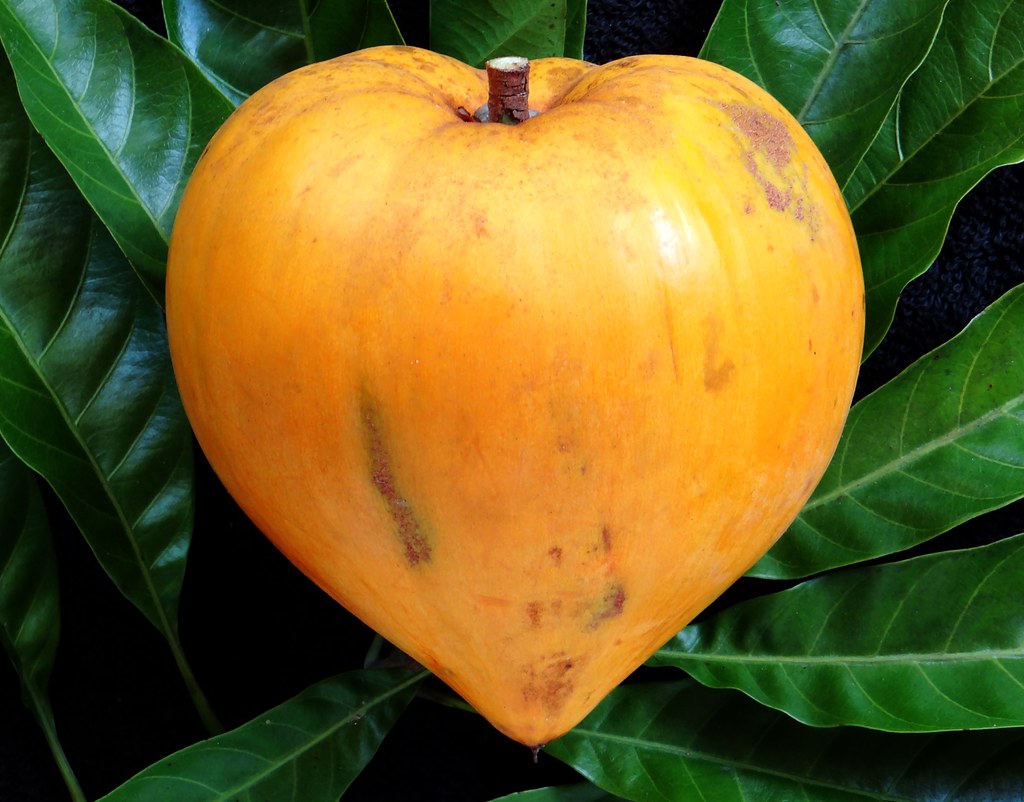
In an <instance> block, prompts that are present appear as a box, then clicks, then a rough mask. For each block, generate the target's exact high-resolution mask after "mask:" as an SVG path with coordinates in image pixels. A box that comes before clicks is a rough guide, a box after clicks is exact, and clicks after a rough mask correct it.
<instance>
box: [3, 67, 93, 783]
mask: <svg viewBox="0 0 1024 802" xmlns="http://www.w3.org/2000/svg"><path fill="white" fill-rule="evenodd" d="M0 69H3V70H7V64H6V63H4V64H3V65H2V67H0ZM5 77H9V73H8V74H7V76H5ZM9 85H10V86H11V88H13V81H10V82H9ZM8 94H13V92H12V93H7V92H4V91H2V90H0V108H2V107H3V105H4V100H5V99H6V98H5V97H3V96H5V95H8ZM0 126H2V123H0ZM0 141H3V140H0ZM0 158H2V157H0ZM0 175H6V173H0ZM59 597H60V593H59V590H58V586H57V558H56V555H55V554H54V551H53V541H52V540H51V538H50V528H49V524H48V522H47V520H46V510H45V508H44V506H43V497H42V494H41V493H40V492H39V485H38V483H37V481H36V478H35V476H34V475H33V474H32V472H31V471H30V470H29V469H28V468H27V467H25V465H24V464H23V463H22V462H21V460H19V459H18V458H17V457H15V456H14V454H12V453H11V451H10V449H8V448H7V446H6V444H4V443H3V441H0V643H2V644H3V647H4V651H5V652H6V653H7V655H8V657H10V658H11V662H12V663H14V668H15V670H16V671H17V672H18V677H19V678H20V680H21V689H22V698H23V699H24V700H25V704H26V705H27V706H28V707H29V709H30V710H31V711H32V713H33V715H34V716H35V717H36V721H38V722H39V726H40V727H41V728H42V730H43V734H44V736H45V737H46V742H47V743H48V744H49V747H50V751H51V752H52V753H53V758H54V760H55V761H56V763H57V766H58V768H59V769H60V772H61V774H62V776H63V777H64V782H65V784H66V785H67V787H68V793H69V794H70V795H71V798H72V799H73V800H76V802H85V796H84V794H83V793H82V789H81V788H80V787H79V785H78V780H77V779H76V778H75V775H74V772H73V771H72V770H71V766H70V765H69V764H68V760H67V757H66V756H65V754H64V749H63V748H62V747H61V744H60V739H59V738H58V737H57V724H56V722H55V721H54V717H53V708H52V706H51V705H50V696H49V692H48V686H49V683H50V671H51V670H52V668H53V659H54V655H55V654H56V652H57V641H58V639H59V637H60V610H59V607H60V601H59Z"/></svg>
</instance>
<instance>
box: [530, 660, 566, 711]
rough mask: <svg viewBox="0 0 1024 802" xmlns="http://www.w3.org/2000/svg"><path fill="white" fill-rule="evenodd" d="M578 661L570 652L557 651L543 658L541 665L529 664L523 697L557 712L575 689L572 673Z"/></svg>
mask: <svg viewBox="0 0 1024 802" xmlns="http://www.w3.org/2000/svg"><path fill="white" fill-rule="evenodd" d="M577 662H578V661H576V660H574V659H573V658H572V656H571V655H570V654H569V653H568V652H555V653H554V654H552V655H550V656H549V657H542V658H541V663H542V665H541V667H539V668H538V667H535V666H528V667H527V668H526V669H525V671H524V673H525V675H526V678H525V679H526V681H525V682H524V683H523V699H524V700H525V701H526V702H531V703H540V705H541V707H543V708H544V709H545V710H547V711H548V712H549V713H555V712H557V711H558V710H559V709H560V708H561V707H562V706H563V705H564V704H565V702H566V700H568V698H569V696H571V695H572V692H573V690H574V689H575V683H574V682H573V679H572V676H571V674H572V671H573V670H574V669H575V668H576V667H577Z"/></svg>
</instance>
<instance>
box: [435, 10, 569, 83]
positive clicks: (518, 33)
mask: <svg viewBox="0 0 1024 802" xmlns="http://www.w3.org/2000/svg"><path fill="white" fill-rule="evenodd" d="M581 13H584V9H582V8H581V0H431V2H430V48H431V50H436V51H438V52H440V53H445V54H447V55H449V56H454V57H455V58H457V59H459V60H460V61H464V62H466V63H467V64H472V65H473V66H476V67H481V66H483V64H484V62H485V61H487V60H488V59H490V58H495V57H496V56H524V57H525V58H543V57H545V56H562V55H565V53H566V48H567V42H568V48H569V51H570V55H571V54H572V53H575V52H578V50H581V49H582V48H581V42H582V34H583V32H582V29H581V26H582V22H581V19H580V17H581Z"/></svg>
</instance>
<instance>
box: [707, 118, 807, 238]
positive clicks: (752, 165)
mask: <svg viewBox="0 0 1024 802" xmlns="http://www.w3.org/2000/svg"><path fill="white" fill-rule="evenodd" d="M715 105H717V106H718V107H719V108H720V109H722V111H724V112H725V113H726V114H728V115H729V119H730V120H732V123H733V125H735V126H736V129H737V130H738V131H739V133H740V135H742V137H743V138H744V139H746V141H747V142H748V143H749V145H750V149H749V150H745V152H744V153H743V166H744V167H745V168H746V170H747V172H748V173H750V175H751V177H753V179H754V180H755V181H756V182H757V184H758V186H760V187H761V191H762V192H764V196H765V200H767V201H768V205H769V206H770V207H771V208H772V209H774V210H775V211H778V212H782V211H785V210H787V209H788V208H789V207H790V206H791V205H792V204H793V181H792V179H788V180H785V181H784V182H782V183H776V181H773V180H770V179H769V177H768V176H766V175H765V173H764V170H762V169H761V167H760V165H759V162H758V158H757V157H758V156H759V155H760V156H761V157H762V158H763V159H764V161H765V162H767V165H768V166H769V167H770V168H771V169H770V172H773V173H775V175H776V176H777V177H778V178H782V177H783V174H784V172H785V171H786V169H787V168H788V167H789V166H790V162H791V161H792V158H793V153H794V152H795V150H796V144H795V143H794V142H793V137H792V135H790V133H789V130H788V129H787V128H786V126H785V124H784V123H783V122H782V120H780V119H779V118H778V117H775V116H774V115H772V114H769V113H768V112H767V111H765V110H764V109H758V108H753V107H751V106H748V105H745V104H743V103H717V104H715ZM749 208H750V205H749V202H748V203H747V205H746V206H745V210H746V209H749ZM747 213H748V214H749V211H748V212H747ZM794 215H795V217H796V219H797V220H803V219H804V216H805V210H804V207H803V202H802V201H799V200H798V202H797V208H796V210H795V212H794Z"/></svg>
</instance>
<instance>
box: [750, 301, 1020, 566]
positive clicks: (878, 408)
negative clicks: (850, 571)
mask: <svg viewBox="0 0 1024 802" xmlns="http://www.w3.org/2000/svg"><path fill="white" fill-rule="evenodd" d="M1022 331H1024V286H1020V287H1017V288H1015V289H1013V290H1011V291H1010V292H1008V293H1007V294H1006V295H1004V296H1003V297H1002V298H1001V299H1000V300H999V301H997V302H995V303H994V304H992V306H990V307H989V308H988V309H987V310H986V311H985V312H984V313H982V314H981V315H979V316H978V317H977V318H975V319H974V320H973V321H972V322H971V323H970V324H969V325H968V326H967V328H966V329H964V330H963V331H962V332H961V333H960V334H958V335H957V336H956V337H954V338H953V339H952V340H950V341H949V342H948V343H946V344H945V345H942V346H940V347H939V348H937V349H936V350H935V351H933V352H932V353H931V354H928V355H926V356H924V357H922V358H921V359H919V360H918V361H917V362H915V363H914V364H913V365H911V366H910V367H909V368H907V369H906V370H905V371H904V372H903V373H902V374H900V375H899V376H897V377H896V378H895V379H893V380H892V381H891V382H889V383H888V384H886V385H884V386H883V387H881V388H879V389H878V390H876V391H875V392H874V393H872V394H871V395H869V396H868V397H866V398H864V399H863V400H861V401H860V402H858V403H857V404H856V405H855V406H854V407H853V409H852V410H851V411H850V415H849V418H848V419H847V421H846V428H845V429H844V431H843V435H842V438H841V439H840V441H839V446H838V448H837V449H836V453H835V456H834V457H833V459H832V462H831V464H830V465H829V467H828V470H827V471H826V472H825V475H824V477H823V478H822V480H821V482H820V483H819V485H818V487H817V488H816V489H815V491H814V493H813V494H812V495H811V498H810V499H809V500H808V502H807V504H806V506H805V507H804V508H803V510H802V511H801V512H800V515H799V516H798V517H797V519H796V521H794V523H793V525H792V526H791V527H790V528H789V530H788V531H787V532H786V533H785V535H783V537H782V538H781V539H780V540H779V542H778V543H776V544H775V546H774V547H773V548H772V550H771V551H769V552H768V554H767V555H765V557H763V558H762V559H761V560H760V561H759V562H758V563H757V564H756V565H755V566H754V567H753V568H752V569H751V571H750V573H751V574H752V575H754V576H760V577H766V578H774V579H781V578H792V577H800V576H808V575H810V574H813V573H817V572H820V571H824V570H827V569H829V568H834V567H836V566H840V565H848V564H850V563H855V562H860V561H863V560H868V559H872V558H875V557H881V556H884V555H886V554H892V553H894V552H898V551H901V550H903V549H907V548H909V547H911V546H913V545H916V544H918V543H921V542H923V541H925V540H928V539H929V538H932V537H934V536H935V535H938V534H940V533H942V532H945V531H947V530H949V529H951V528H952V527H954V526H956V525H957V524H959V523H962V522H963V521H966V520H969V519H970V518H973V517H975V516H977V515H980V514H981V513H983V512H986V511H988V510H992V509H995V508H997V507H1001V506H1003V505H1005V504H1008V503H1010V502H1012V501H1015V500H1017V499H1019V498H1021V497H1022V496H1024V338H1022V337H1021V332H1022Z"/></svg>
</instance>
